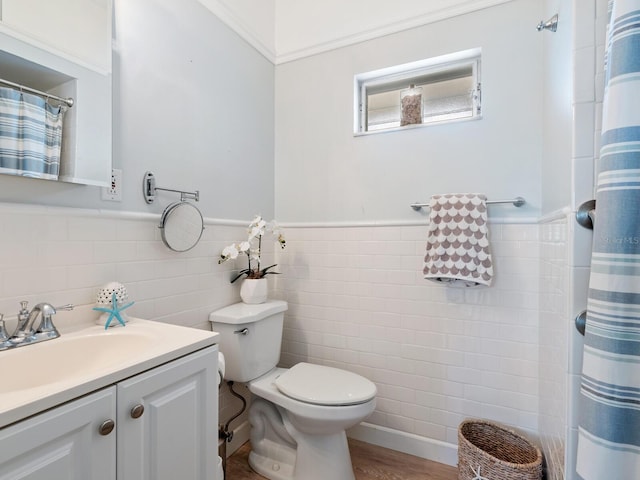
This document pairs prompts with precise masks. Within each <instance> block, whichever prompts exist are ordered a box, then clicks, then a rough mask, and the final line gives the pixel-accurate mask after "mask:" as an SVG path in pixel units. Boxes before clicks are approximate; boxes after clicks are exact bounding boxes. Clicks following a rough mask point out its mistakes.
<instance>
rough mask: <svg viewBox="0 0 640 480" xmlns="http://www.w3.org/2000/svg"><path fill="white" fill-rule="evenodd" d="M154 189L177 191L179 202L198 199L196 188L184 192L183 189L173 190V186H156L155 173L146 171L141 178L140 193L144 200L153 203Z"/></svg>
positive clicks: (198, 193)
mask: <svg viewBox="0 0 640 480" xmlns="http://www.w3.org/2000/svg"><path fill="white" fill-rule="evenodd" d="M156 190H162V191H163V192H173V193H179V194H180V201H181V202H184V201H185V200H195V201H196V202H199V201H200V191H199V190H196V191H195V192H185V191H184V190H175V189H173V188H161V187H156V177H155V175H154V174H153V173H152V172H146V173H145V174H144V177H143V179H142V194H143V195H144V200H145V202H147V203H153V201H154V200H155V199H156Z"/></svg>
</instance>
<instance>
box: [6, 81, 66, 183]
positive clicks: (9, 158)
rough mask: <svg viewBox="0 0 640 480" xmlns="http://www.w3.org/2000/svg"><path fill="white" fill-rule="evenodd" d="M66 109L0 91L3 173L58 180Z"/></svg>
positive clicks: (17, 92)
mask: <svg viewBox="0 0 640 480" xmlns="http://www.w3.org/2000/svg"><path fill="white" fill-rule="evenodd" d="M65 111H66V107H63V106H59V105H56V106H53V105H50V104H49V103H47V101H46V100H45V99H44V98H41V97H39V96H37V95H32V94H29V93H24V92H20V91H18V90H14V89H11V88H4V87H0V173H9V174H13V175H20V176H25V177H33V178H46V179H52V180H57V179H58V174H59V170H60V150H61V146H62V120H63V115H64V112H65Z"/></svg>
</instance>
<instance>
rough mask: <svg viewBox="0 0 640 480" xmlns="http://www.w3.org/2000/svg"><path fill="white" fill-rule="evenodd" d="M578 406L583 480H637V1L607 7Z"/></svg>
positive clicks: (616, 2)
mask: <svg viewBox="0 0 640 480" xmlns="http://www.w3.org/2000/svg"><path fill="white" fill-rule="evenodd" d="M610 15H611V18H610V22H609V32H608V36H607V40H608V45H607V62H606V63H607V70H606V88H605V96H604V105H603V121H602V147H601V151H600V168H599V172H598V180H597V191H596V200H597V202H596V205H597V212H596V221H595V228H594V240H593V254H592V260H591V277H590V282H589V300H588V304H587V326H586V332H585V346H584V354H583V367H582V385H581V390H580V393H581V395H580V405H579V415H580V418H579V431H578V462H577V472H578V475H579V477H580V478H581V479H583V480H638V479H640V0H613V1H610Z"/></svg>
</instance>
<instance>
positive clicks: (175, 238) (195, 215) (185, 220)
mask: <svg viewBox="0 0 640 480" xmlns="http://www.w3.org/2000/svg"><path fill="white" fill-rule="evenodd" d="M160 229H161V230H162V241H163V242H164V244H165V245H166V246H167V247H169V248H170V249H171V250H173V251H174V252H186V251H187V250H191V249H192V248H193V247H195V246H196V245H197V244H198V242H199V241H200V237H202V231H203V230H204V226H203V221H202V214H201V213H200V210H198V208H197V207H196V206H195V205H193V204H191V203H189V202H176V203H172V204H171V205H169V206H168V207H167V208H166V209H165V210H164V212H163V213H162V218H161V219H160Z"/></svg>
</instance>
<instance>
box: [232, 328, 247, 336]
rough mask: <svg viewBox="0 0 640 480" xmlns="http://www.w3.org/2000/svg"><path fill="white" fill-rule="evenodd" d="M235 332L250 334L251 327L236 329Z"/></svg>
mask: <svg viewBox="0 0 640 480" xmlns="http://www.w3.org/2000/svg"><path fill="white" fill-rule="evenodd" d="M233 333H236V334H237V333H239V334H240V335H248V334H249V329H248V328H243V329H242V330H236V331H235V332H233Z"/></svg>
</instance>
